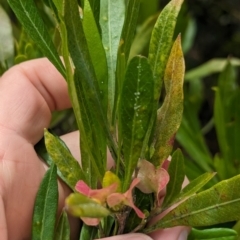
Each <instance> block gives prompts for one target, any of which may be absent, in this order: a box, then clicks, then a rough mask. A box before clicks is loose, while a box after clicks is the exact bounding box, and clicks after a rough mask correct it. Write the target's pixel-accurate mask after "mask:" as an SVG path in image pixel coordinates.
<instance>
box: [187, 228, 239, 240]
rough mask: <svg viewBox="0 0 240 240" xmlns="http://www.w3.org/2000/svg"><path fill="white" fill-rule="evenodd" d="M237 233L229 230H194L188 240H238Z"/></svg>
mask: <svg viewBox="0 0 240 240" xmlns="http://www.w3.org/2000/svg"><path fill="white" fill-rule="evenodd" d="M237 239H238V234H237V232H236V231H234V230H232V229H229V228H211V229H203V230H198V229H195V228H193V229H192V231H191V232H190V234H189V236H188V240H237Z"/></svg>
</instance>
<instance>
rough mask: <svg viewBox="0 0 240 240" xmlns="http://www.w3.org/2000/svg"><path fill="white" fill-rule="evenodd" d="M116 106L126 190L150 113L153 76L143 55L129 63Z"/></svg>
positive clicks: (151, 111) (151, 109)
mask: <svg viewBox="0 0 240 240" xmlns="http://www.w3.org/2000/svg"><path fill="white" fill-rule="evenodd" d="M119 105H120V126H121V128H120V131H122V133H120V136H122V137H123V139H122V141H123V154H124V158H125V159H124V162H125V168H126V171H125V174H126V175H125V180H124V183H123V189H124V190H127V188H128V186H129V183H130V180H131V176H132V173H133V171H134V168H135V167H136V165H137V161H138V159H139V158H140V154H141V150H142V147H143V143H142V142H143V139H144V138H145V135H146V131H147V129H148V124H149V121H150V118H151V116H152V114H153V77H152V71H151V68H150V65H149V63H148V61H147V59H146V58H144V57H139V56H137V57H134V58H133V59H132V60H131V62H130V63H129V66H128V69H127V72H126V76H125V80H124V83H123V87H122V93H121V100H120V104H119ZM120 141H121V140H120Z"/></svg>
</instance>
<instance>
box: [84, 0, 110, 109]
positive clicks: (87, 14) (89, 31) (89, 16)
mask: <svg viewBox="0 0 240 240" xmlns="http://www.w3.org/2000/svg"><path fill="white" fill-rule="evenodd" d="M83 30H84V33H85V37H86V40H87V45H88V49H89V53H90V56H91V60H92V63H93V67H94V70H95V73H96V77H97V79H98V83H99V89H100V96H101V100H102V106H103V109H104V112H107V103H108V68H107V59H106V54H105V51H104V48H103V44H102V40H101V37H100V34H99V32H98V27H97V25H96V22H95V19H94V15H93V12H92V9H91V6H90V3H89V0H84V9H83Z"/></svg>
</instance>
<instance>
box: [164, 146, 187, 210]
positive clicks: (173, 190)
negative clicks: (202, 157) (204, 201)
mask: <svg viewBox="0 0 240 240" xmlns="http://www.w3.org/2000/svg"><path fill="white" fill-rule="evenodd" d="M168 173H169V175H170V181H169V183H168V185H167V190H166V196H165V198H164V202H163V205H162V207H165V206H166V205H167V204H168V203H169V202H171V200H172V199H174V198H175V197H176V196H177V195H178V194H179V193H180V191H181V189H182V183H183V180H184V177H185V169H184V158H183V155H182V152H181V150H180V149H178V150H176V151H175V152H174V153H173V155H172V159H171V162H170V165H169V167H168Z"/></svg>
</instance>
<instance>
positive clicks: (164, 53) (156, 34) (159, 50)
mask: <svg viewBox="0 0 240 240" xmlns="http://www.w3.org/2000/svg"><path fill="white" fill-rule="evenodd" d="M182 3H183V0H172V1H170V2H169V3H168V5H167V6H166V7H165V8H164V9H163V10H162V12H161V14H160V15H159V17H158V19H157V22H156V24H155V26H154V29H153V31H152V36H151V40H150V46H149V56H148V58H149V62H150V64H151V66H152V71H153V76H154V81H155V88H154V89H155V94H154V97H155V100H156V101H158V99H159V97H160V94H161V86H162V81H163V75H164V70H165V67H166V64H167V60H168V55H169V53H170V50H171V46H172V38H173V34H174V28H175V25H176V20H177V16H178V13H179V11H180V8H181V5H182Z"/></svg>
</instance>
